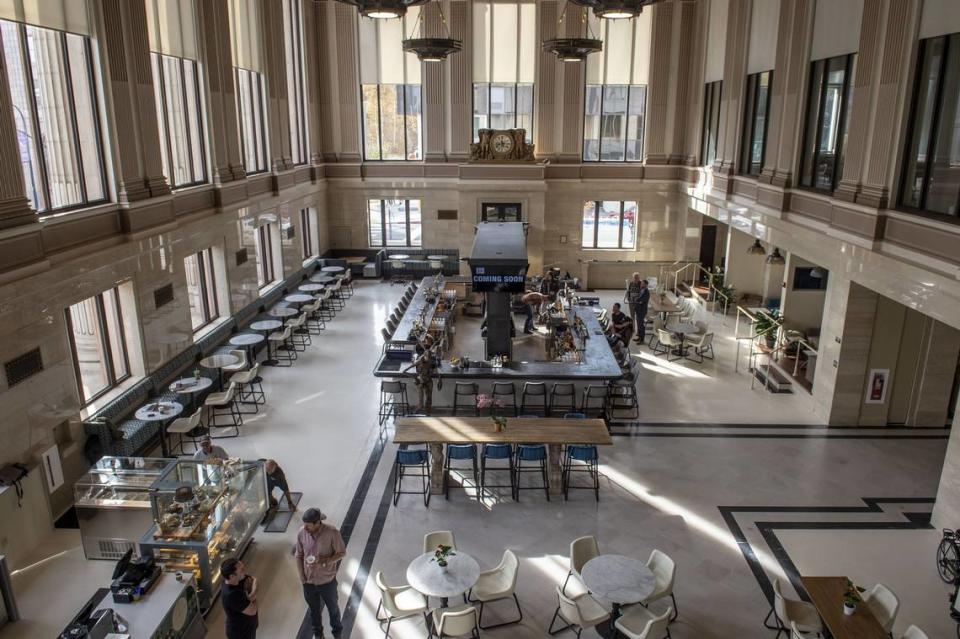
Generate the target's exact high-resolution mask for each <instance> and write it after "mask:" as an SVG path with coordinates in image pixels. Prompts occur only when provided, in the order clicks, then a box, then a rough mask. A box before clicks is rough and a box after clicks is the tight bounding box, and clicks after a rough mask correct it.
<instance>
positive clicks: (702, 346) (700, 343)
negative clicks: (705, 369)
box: [683, 333, 713, 364]
mask: <svg viewBox="0 0 960 639" xmlns="http://www.w3.org/2000/svg"><path fill="white" fill-rule="evenodd" d="M683 347H684V349H686V348H692V349H693V355H694V356H696V357H697V359H694V358H693V357H692V356H688V359H692V360H694V361H695V362H697V363H698V364H702V363H703V360H704V358H706V359H713V333H704V334H703V335H694V336H691V337H684V338H683Z"/></svg>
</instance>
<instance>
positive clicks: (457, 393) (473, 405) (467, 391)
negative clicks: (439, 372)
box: [453, 382, 480, 417]
mask: <svg viewBox="0 0 960 639" xmlns="http://www.w3.org/2000/svg"><path fill="white" fill-rule="evenodd" d="M479 392H480V387H479V386H477V383H476V382H456V384H455V385H454V387H453V414H454V415H456V414H457V411H458V409H460V408H466V409H468V410H472V411H473V414H474V415H476V416H478V417H479V416H480V409H479V408H477V393H479ZM461 397H472V398H473V401H471V402H470V403H469V404H466V403H461V402H460V398H461Z"/></svg>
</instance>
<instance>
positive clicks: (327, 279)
mask: <svg viewBox="0 0 960 639" xmlns="http://www.w3.org/2000/svg"><path fill="white" fill-rule="evenodd" d="M336 280H337V278H335V277H334V276H333V275H323V274H320V275H311V276H310V281H311V282H313V283H314V284H329V283H331V282H335V281H336Z"/></svg>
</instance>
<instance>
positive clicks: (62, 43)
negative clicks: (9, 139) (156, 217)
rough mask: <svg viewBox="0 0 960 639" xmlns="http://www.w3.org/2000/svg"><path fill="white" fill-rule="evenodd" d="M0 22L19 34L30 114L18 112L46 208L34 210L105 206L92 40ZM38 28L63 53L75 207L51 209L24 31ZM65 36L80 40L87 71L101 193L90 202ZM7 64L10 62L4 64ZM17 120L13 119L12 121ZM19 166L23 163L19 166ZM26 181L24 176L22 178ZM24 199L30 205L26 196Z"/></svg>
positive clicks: (107, 191) (106, 194)
mask: <svg viewBox="0 0 960 639" xmlns="http://www.w3.org/2000/svg"><path fill="white" fill-rule="evenodd" d="M0 22H7V23H8V24H11V25H13V27H14V28H15V29H16V30H17V32H18V38H17V42H16V43H15V44H14V46H15V47H16V48H17V50H18V51H17V52H18V54H19V64H20V65H21V67H22V69H23V75H24V89H25V99H26V101H27V103H28V105H29V108H30V113H28V114H24V113H20V116H21V118H22V119H23V122H24V124H25V125H26V124H28V121H29V127H30V131H29V133H30V134H31V137H33V138H34V146H35V152H36V156H37V160H38V165H39V166H38V167H37V171H36V172H37V174H38V177H39V185H37V184H35V185H34V189H35V190H36V191H37V192H38V196H40V200H38V202H37V203H38V204H40V203H41V201H42V202H43V203H44V204H46V206H45V207H40V206H37V207H35V209H36V211H37V214H38V215H39V216H41V217H44V216H48V215H55V214H59V213H67V212H70V211H77V210H80V209H85V208H90V207H92V206H97V205H99V204H104V203H107V202H110V201H111V199H110V198H111V192H110V191H111V182H110V179H109V176H108V175H107V164H106V156H105V153H106V150H105V147H106V142H105V141H104V131H105V127H104V123H103V120H102V118H103V113H102V108H101V105H100V94H99V91H98V79H99V78H100V76H99V74H98V73H97V69H96V64H95V62H94V57H93V56H94V51H93V45H92V43H91V37H90V36H86V35H83V34H79V33H70V32H67V31H60V30H57V29H50V28H46V27H40V26H37V25H32V24H26V23H23V22H16V21H13V20H0ZM28 28H29V29H38V30H41V31H49V32H51V33H54V34H56V35H57V37H58V40H59V46H58V54H60V53H62V56H59V57H58V60H57V61H58V63H59V64H60V66H61V68H62V70H63V77H62V80H63V84H64V86H65V87H66V95H67V101H68V109H66V112H67V113H68V114H69V115H68V117H70V123H71V124H72V125H73V126H72V132H71V133H72V135H71V136H70V138H71V139H70V147H71V150H72V153H73V154H74V157H76V159H77V161H76V166H75V168H76V174H77V183H78V186H79V190H80V193H81V198H80V200H81V201H80V202H77V203H76V204H70V205H67V206H61V207H56V208H54V207H53V206H52V202H51V201H52V199H53V197H52V188H51V185H50V169H49V167H48V162H47V150H46V148H44V143H43V140H42V137H43V133H42V129H41V126H40V116H39V111H40V109H39V107H38V105H37V91H36V79H35V78H34V69H33V57H32V56H31V55H30V47H29V45H28V40H27V38H28V36H27V29H28ZM67 36H73V37H76V38H80V39H81V41H82V43H83V52H84V58H85V60H84V63H85V67H86V71H87V77H88V78H89V83H88V84H89V86H88V87H87V88H88V89H89V91H90V95H89V99H90V111H91V116H92V119H93V124H94V127H95V132H94V135H93V142H94V144H95V146H96V152H95V153H94V156H95V157H94V158H92V161H93V162H92V163H93V164H94V165H95V166H93V167H92V168H94V169H96V170H97V171H98V173H99V175H100V184H101V188H102V190H103V196H102V197H101V198H98V199H95V200H91V199H90V198H89V197H88V189H87V172H88V169H89V168H91V167H87V166H85V162H84V157H85V154H84V153H83V150H82V147H81V142H80V124H79V122H78V121H77V117H76V96H75V89H74V81H73V69H72V68H71V64H70V54H69V48H68V44H67ZM7 64H9V63H7ZM4 73H5V74H6V75H7V82H8V84H9V81H10V79H9V72H8V71H7V70H6V69H4ZM19 111H20V110H19V109H17V108H14V112H19ZM15 120H16V119H15ZM14 129H15V130H16V121H14ZM17 153H20V149H19V144H18V148H17ZM21 164H22V163H21ZM24 177H25V178H26V176H24ZM24 188H26V183H24ZM27 200H28V201H30V202H31V205H32V200H31V199H30V197H29V195H28V196H27Z"/></svg>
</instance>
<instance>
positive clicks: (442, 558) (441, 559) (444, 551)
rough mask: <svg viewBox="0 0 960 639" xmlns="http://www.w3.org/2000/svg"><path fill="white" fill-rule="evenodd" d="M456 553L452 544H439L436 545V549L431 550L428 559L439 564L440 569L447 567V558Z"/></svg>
mask: <svg viewBox="0 0 960 639" xmlns="http://www.w3.org/2000/svg"><path fill="white" fill-rule="evenodd" d="M456 554H457V553H455V552H453V546H445V545H444V544H440V545H439V546H437V549H436V550H434V551H433V557H431V558H430V561H435V562H437V565H438V566H440V570H446V569H447V559H449V558H450V557H453V556H454V555H456Z"/></svg>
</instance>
